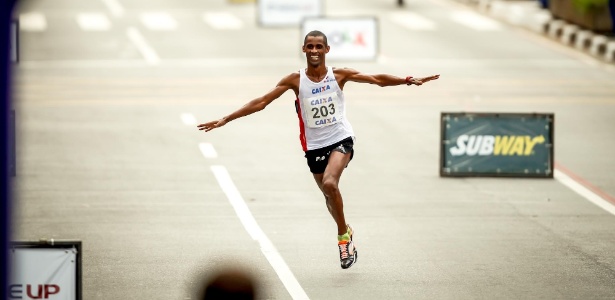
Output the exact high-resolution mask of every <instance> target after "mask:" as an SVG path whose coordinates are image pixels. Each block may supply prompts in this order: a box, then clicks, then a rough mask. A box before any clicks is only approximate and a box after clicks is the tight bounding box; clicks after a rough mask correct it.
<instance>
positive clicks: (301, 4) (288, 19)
mask: <svg viewBox="0 0 615 300" xmlns="http://www.w3.org/2000/svg"><path fill="white" fill-rule="evenodd" d="M257 5H258V22H259V23H260V25H262V26H299V24H301V21H302V20H303V19H304V18H307V17H320V16H321V15H322V8H323V5H322V1H321V0H258V4H257Z"/></svg>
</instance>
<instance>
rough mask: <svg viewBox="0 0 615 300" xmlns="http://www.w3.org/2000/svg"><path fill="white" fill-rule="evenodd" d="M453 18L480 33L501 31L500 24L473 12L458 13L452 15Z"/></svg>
mask: <svg viewBox="0 0 615 300" xmlns="http://www.w3.org/2000/svg"><path fill="white" fill-rule="evenodd" d="M451 18H452V19H453V20H454V21H455V22H457V23H459V24H462V25H465V26H467V27H470V28H472V29H474V30H479V31H495V30H501V29H502V26H501V25H500V23H499V22H497V21H494V20H492V19H490V18H487V17H484V16H482V15H479V14H477V13H475V12H472V11H456V12H453V13H452V14H451Z"/></svg>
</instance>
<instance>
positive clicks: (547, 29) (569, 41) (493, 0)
mask: <svg viewBox="0 0 615 300" xmlns="http://www.w3.org/2000/svg"><path fill="white" fill-rule="evenodd" d="M456 1H458V2H462V3H465V4H469V5H472V6H476V7H478V9H479V10H480V11H482V12H484V13H486V14H488V15H491V16H492V17H494V18H496V19H499V20H502V21H504V22H506V23H509V24H512V25H515V26H519V27H523V28H526V29H529V30H530V31H533V32H535V33H538V34H542V35H545V36H547V37H549V38H550V39H552V40H555V41H558V42H560V43H561V44H564V45H567V46H571V47H573V48H575V49H578V50H580V51H583V52H586V53H588V54H590V55H592V56H594V57H596V58H598V59H601V60H604V61H607V62H610V63H615V38H613V37H608V36H606V35H601V34H597V33H594V32H592V31H589V30H584V29H583V28H581V27H579V26H577V25H574V24H570V23H568V22H566V21H563V20H559V19H556V18H555V17H553V15H552V14H551V12H550V11H549V10H548V9H544V8H542V7H540V3H539V2H538V1H527V0H525V1H505V0H456Z"/></svg>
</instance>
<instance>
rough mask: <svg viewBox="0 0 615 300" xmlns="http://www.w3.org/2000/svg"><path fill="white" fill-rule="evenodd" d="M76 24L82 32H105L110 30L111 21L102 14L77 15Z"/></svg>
mask: <svg viewBox="0 0 615 300" xmlns="http://www.w3.org/2000/svg"><path fill="white" fill-rule="evenodd" d="M77 23H78V24H79V27H81V29H82V30H84V31H106V30H109V28H111V21H109V18H107V16H106V15H105V14H103V13H80V14H77Z"/></svg>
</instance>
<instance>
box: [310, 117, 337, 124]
mask: <svg viewBox="0 0 615 300" xmlns="http://www.w3.org/2000/svg"><path fill="white" fill-rule="evenodd" d="M335 122H337V119H336V118H335V117H333V118H328V119H320V120H316V121H314V125H326V124H333V123H335Z"/></svg>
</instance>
